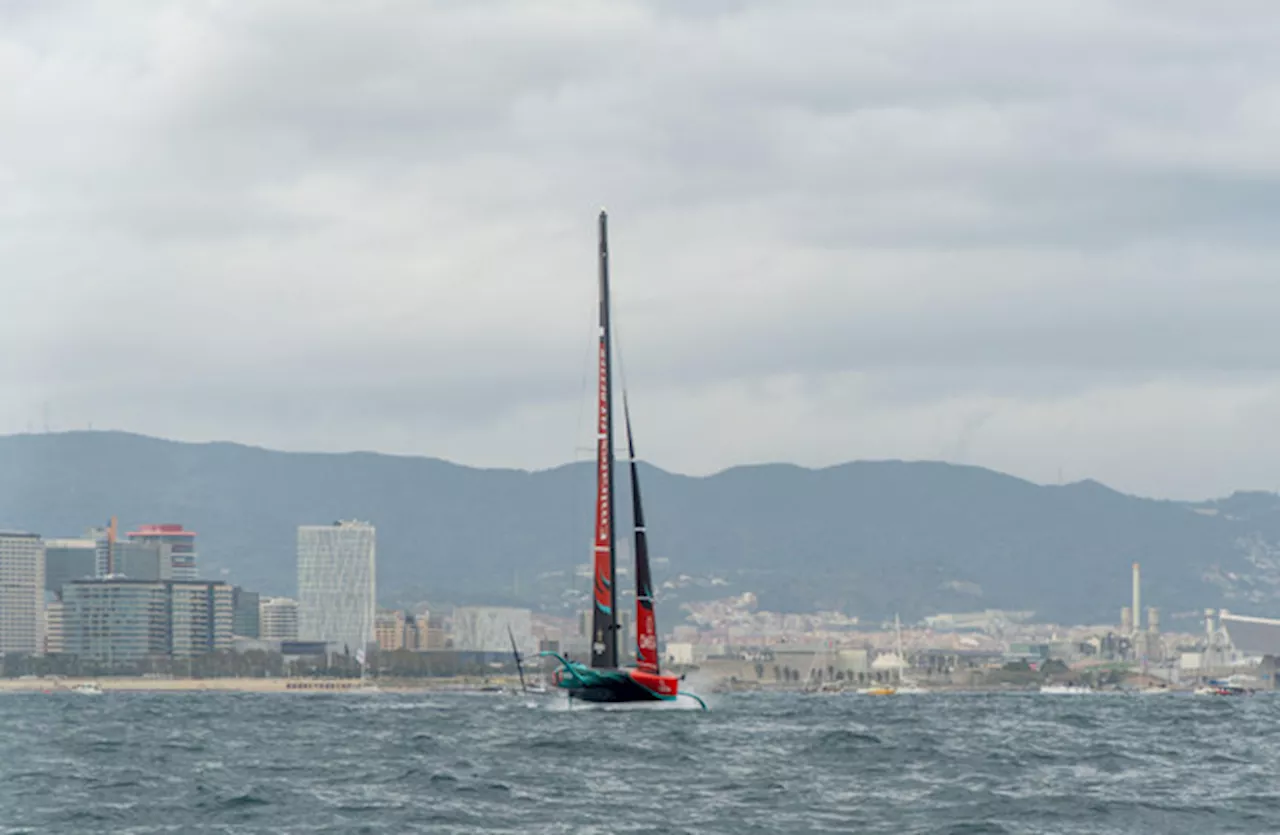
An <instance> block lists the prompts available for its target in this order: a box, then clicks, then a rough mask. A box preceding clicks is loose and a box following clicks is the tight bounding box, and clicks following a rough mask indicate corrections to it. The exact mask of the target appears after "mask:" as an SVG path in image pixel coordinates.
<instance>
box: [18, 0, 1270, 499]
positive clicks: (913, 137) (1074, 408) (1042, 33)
mask: <svg viewBox="0 0 1280 835" xmlns="http://www.w3.org/2000/svg"><path fill="white" fill-rule="evenodd" d="M1278 37H1280V12H1277V11H1275V10H1274V9H1273V7H1272V5H1271V4H1267V3H1263V2H1256V3H1243V4H1236V5H1233V7H1232V9H1231V11H1230V13H1225V12H1222V11H1221V10H1215V9H1208V8H1207V7H1204V6H1203V4H1199V3H1192V2H1189V0H1188V1H1187V2H1163V3H1156V2H1141V3H1115V2H1085V3H1080V2H1071V3H1068V2H1044V3H1037V4H1034V5H1033V6H1028V5H1027V4H1025V3H1018V2H1014V0H973V1H972V2H957V3H945V4H937V3H925V2H920V3H900V4H896V5H893V6H891V7H885V6H884V5H883V4H869V3H860V2H853V3H850V2H811V3H802V4H772V3H764V2H718V3H698V4H683V3H672V2H665V0H663V1H662V2H652V3H613V4H595V5H578V4H528V3H515V2H511V3H497V2H495V3H439V4H432V5H431V6H430V7H427V6H423V5H422V4H420V3H412V2H407V1H406V2H395V1H394V0H387V1H386V2H378V3H371V4H363V5H350V4H348V5H319V6H317V5H316V4H311V3H301V2H271V3H260V4H247V5H246V4H240V5H218V4H204V3H184V4H165V5H159V6H134V7H130V9H128V10H123V9H121V8H119V7H111V8H107V7H106V6H95V5H92V4H63V3H26V4H6V5H5V6H4V7H3V9H0V229H3V230H4V231H3V232H0V269H2V271H3V275H4V287H5V290H6V294H5V305H4V308H3V313H2V314H0V350H2V353H0V357H3V358H2V359H0V431H18V430H22V429H24V428H25V427H26V426H27V425H28V424H30V423H32V422H35V423H36V424H38V423H39V422H40V421H41V417H40V415H41V413H42V410H43V407H44V404H45V403H49V404H50V408H51V411H52V413H53V415H54V423H55V425H63V426H70V425H75V426H83V425H86V424H88V423H90V422H93V423H94V425H96V426H113V427H120V428H130V429H136V430H139V431H146V432H153V433H156V434H161V435H166V436H171V437H179V438H190V439H204V438H229V439H234V440H242V441H246V442H251V443H263V444H269V445H275V446H283V447H286V448H322V449H348V448H372V449H385V450H388V451H396V452H412V453H422V454H431V455H440V456H444V457H448V458H452V459H455V460H460V461H463V462H469V463H470V462H474V463H480V464H486V465H497V464H510V465H517V466H549V465H553V464H556V463H559V462H561V461H563V460H565V459H566V458H568V457H571V456H572V455H573V451H574V450H575V448H576V446H577V445H579V444H580V443H582V442H583V441H582V439H580V438H575V436H574V428H575V427H580V428H585V426H584V425H582V424H581V414H582V411H583V408H584V407H583V403H584V401H585V400H586V399H587V396H588V395H587V393H586V391H585V390H584V387H583V385H582V379H583V375H584V373H585V372H586V370H587V369H588V368H589V357H588V352H589V340H590V328H591V321H590V320H591V315H592V303H593V300H592V298H591V296H592V294H593V292H594V264H593V262H592V256H593V249H594V247H593V241H592V235H593V215H594V211H595V209H596V207H597V206H599V205H600V204H601V203H603V204H606V205H608V206H609V207H610V208H611V210H612V212H613V216H614V250H615V270H616V276H617V288H616V290H617V303H618V320H619V326H620V330H621V335H622V340H623V356H624V357H625V359H626V362H627V373H628V376H629V380H630V383H631V385H632V388H633V390H634V396H635V406H636V410H637V417H638V419H639V420H640V421H641V423H640V426H641V427H643V429H642V430H641V437H642V449H644V450H646V451H647V454H648V455H649V456H650V457H651V458H652V459H653V460H655V462H657V463H659V464H662V465H664V466H668V467H671V468H673V469H677V470H684V471H692V472H705V471H708V470H712V469H715V468H719V467H723V466H728V465H731V464H733V463H738V462H748V461H759V460H769V459H785V460H796V461H800V462H802V463H806V464H811V465H823V464H829V463H834V462H837V461H841V460H845V459H848V458H852V457H872V458H880V457H899V456H900V457H908V458H917V457H944V458H953V459H963V460H965V461H966V462H968V463H978V464H986V465H989V466H994V467H999V468H1002V469H1005V470H1008V471H1011V472H1014V473H1017V474H1019V475H1024V476H1027V477H1030V478H1034V479H1040V480H1045V481H1051V480H1054V479H1056V477H1057V471H1058V469H1059V467H1062V468H1063V469H1064V470H1065V471H1066V472H1067V474H1068V475H1073V476H1074V477H1086V476H1092V477H1096V478H1100V479H1102V480H1105V481H1108V482H1109V483H1112V484H1114V485H1115V486H1117V487H1120V488H1123V489H1130V490H1136V491H1140V492H1145V493H1151V494H1156V495H1205V494H1211V493H1216V492H1221V491H1225V490H1229V489H1233V488H1236V487H1266V488H1273V487H1274V486H1275V485H1274V484H1272V483H1270V481H1269V479H1270V478H1271V476H1270V473H1271V472H1275V471H1276V470H1277V469H1278V468H1280V452H1272V451H1271V448H1273V447H1275V444H1273V443H1271V442H1270V436H1271V431H1272V430H1271V427H1272V426H1274V420H1272V418H1274V416H1275V415H1276V414H1277V412H1278V411H1280V409H1278V408H1277V403H1280V379H1278V373H1277V372H1278V366H1280V338H1277V337H1276V336H1275V335H1274V334H1275V328H1274V321H1275V319H1276V316H1277V313H1278V312H1280V289H1277V288H1276V284H1275V281H1274V279H1273V276H1274V274H1275V272H1276V268H1277V266H1278V265H1280V264H1278V263H1277V262H1278V259H1277V252H1276V245H1275V243H1274V240H1275V235H1274V227H1275V221H1274V218H1275V216H1276V214H1277V212H1276V208H1277V203H1278V202H1280V188H1278V185H1280V183H1278V178H1280V151H1277V150H1276V149H1277V148H1280V57H1277V55H1276V53H1275V50H1274V48H1273V44H1274V43H1275V42H1276V40H1277V38H1278ZM588 388H589V387H588ZM580 434H581V433H580ZM583 437H584V438H585V435H583ZM1064 458H1068V459H1070V460H1069V461H1068V462H1066V463H1064V461H1063V460H1062V459H1064Z"/></svg>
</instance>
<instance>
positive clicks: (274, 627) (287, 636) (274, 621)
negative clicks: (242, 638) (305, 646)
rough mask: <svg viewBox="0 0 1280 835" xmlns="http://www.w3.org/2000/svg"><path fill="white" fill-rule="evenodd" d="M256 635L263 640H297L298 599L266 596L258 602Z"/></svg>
mask: <svg viewBox="0 0 1280 835" xmlns="http://www.w3.org/2000/svg"><path fill="white" fill-rule="evenodd" d="M258 637H259V638H261V639H262V640H264V641H296V640H298V601H296V600H294V599H293V598H292V597H268V598H266V599H264V600H262V601H261V602H260V603H259V604H258Z"/></svg>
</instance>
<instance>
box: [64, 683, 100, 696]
mask: <svg viewBox="0 0 1280 835" xmlns="http://www.w3.org/2000/svg"><path fill="white" fill-rule="evenodd" d="M71 692H72V693H79V694H81V695H83V696H101V695H102V687H101V686H100V685H99V684H98V682H96V681H86V682H84V683H83V684H77V685H76V686H75V687H72V688H71Z"/></svg>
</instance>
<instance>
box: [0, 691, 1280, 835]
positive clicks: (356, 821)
mask: <svg viewBox="0 0 1280 835" xmlns="http://www.w3.org/2000/svg"><path fill="white" fill-rule="evenodd" d="M531 704H532V705H533V709H530V705H531ZM555 704H556V703H555V702H552V701H547V700H533V701H530V700H528V699H525V698H522V697H512V698H494V697H492V696H479V697H477V696H465V695H435V694H433V695H430V696H423V695H396V694H388V693H384V694H379V695H376V696H362V697H360V698H359V699H354V698H346V697H344V696H342V695H337V696H327V697H323V698H321V697H314V698H290V697H281V696H279V695H261V696H254V695H242V694H214V693H210V694H131V695H126V694H116V693H109V694H107V695H106V696H105V697H103V698H99V699H80V700H68V699H59V698H52V697H45V696H39V695H33V696H29V697H20V698H19V697H15V698H11V699H6V700H5V704H4V707H5V714H6V716H5V718H6V725H7V731H8V732H7V733H6V734H4V735H3V737H0V833H14V832H40V833H58V832H89V831H109V832H124V833H139V835H141V833H162V832H236V833H250V832H262V833H266V832H271V833H277V832H279V833H293V832H297V833H303V832H305V833H324V832H332V833H338V832H344V833H345V832H367V833H384V832H385V833H393V832H394V833H401V832H417V831H431V832H441V833H463V832H467V833H471V832H495V833H520V835H528V833H566V835H568V833H735V835H736V833H827V832H865V833H955V835H959V833H970V835H973V834H974V833H1018V835H1040V833H1135V832H1144V833H1145V832H1152V833H1157V832H1158V833H1176V832H1204V831H1213V832H1274V831H1280V783H1278V782H1277V781H1276V779H1275V775H1276V774H1277V773H1280V745H1277V742H1276V739H1277V736H1276V735H1277V732H1278V729H1280V721H1278V720H1280V699H1274V698H1269V697H1262V696H1259V697H1253V698H1246V699H1193V698H1181V697H1175V696H1171V697H1167V698H1161V699H1136V698H1135V699H1095V698H1083V699H1079V698H1077V699H1070V700H1064V699H1054V698H1035V697H1027V696H1017V695H992V696H941V695H936V696H935V695H928V696H918V697H914V698H911V699H893V698H878V699H871V698H859V697H857V696H852V695H851V696H838V697H831V698H823V699H812V698H805V697H802V696H794V695H793V696H786V695H736V696H723V697H720V698H719V699H718V700H717V702H716V704H715V705H714V708H715V709H714V710H713V711H712V712H710V713H702V712H680V711H677V712H676V713H672V712H671V711H669V710H658V711H621V712H619V711H591V710H577V709H574V710H572V711H564V710H562V709H552V707H553V706H554V705H555Z"/></svg>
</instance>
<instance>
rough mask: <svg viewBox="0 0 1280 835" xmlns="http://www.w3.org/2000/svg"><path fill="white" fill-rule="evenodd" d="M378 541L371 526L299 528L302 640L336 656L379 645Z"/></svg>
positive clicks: (347, 524)
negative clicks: (327, 646) (376, 620)
mask: <svg viewBox="0 0 1280 835" xmlns="http://www.w3.org/2000/svg"><path fill="white" fill-rule="evenodd" d="M375 552H376V542H375V536H374V529H373V525H370V524H369V523H368V522H355V521H340V522H334V523H333V524H332V525H302V526H300V527H299V528H298V637H299V638H300V639H301V640H304V641H324V642H325V643H327V644H330V645H331V647H332V650H333V651H335V652H350V653H351V654H352V655H355V654H356V653H357V652H363V651H364V650H366V649H367V647H368V646H369V644H371V643H373V642H374V640H375V636H374V613H375V611H376V605H375V593H376V583H377V575H376V571H375V566H376V558H375Z"/></svg>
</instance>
